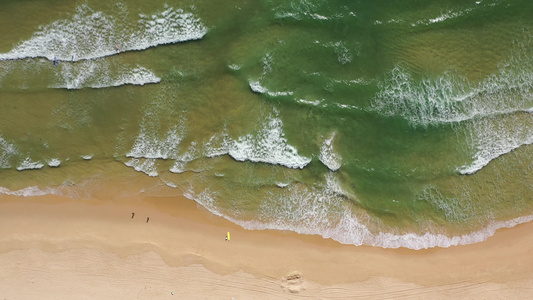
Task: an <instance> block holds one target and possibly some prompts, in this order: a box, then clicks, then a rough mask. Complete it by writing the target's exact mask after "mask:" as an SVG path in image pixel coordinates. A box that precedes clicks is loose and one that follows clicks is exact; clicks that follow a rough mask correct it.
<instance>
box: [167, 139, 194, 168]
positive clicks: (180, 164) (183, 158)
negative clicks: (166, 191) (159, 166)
mask: <svg viewBox="0 0 533 300" xmlns="http://www.w3.org/2000/svg"><path fill="white" fill-rule="evenodd" d="M200 155H201V153H200V151H199V150H198V148H197V146H196V142H192V144H191V146H190V147H189V149H187V151H186V152H185V153H183V154H181V155H178V156H177V157H176V161H175V162H174V165H173V166H172V168H170V172H172V173H183V172H185V167H186V166H187V164H188V163H189V162H191V161H193V160H195V159H197V158H199V157H200Z"/></svg>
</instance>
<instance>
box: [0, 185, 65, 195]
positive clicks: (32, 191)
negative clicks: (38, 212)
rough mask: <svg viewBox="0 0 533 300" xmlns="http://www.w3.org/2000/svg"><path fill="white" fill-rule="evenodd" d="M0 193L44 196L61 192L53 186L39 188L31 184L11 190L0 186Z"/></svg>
mask: <svg viewBox="0 0 533 300" xmlns="http://www.w3.org/2000/svg"><path fill="white" fill-rule="evenodd" d="M0 194H4V195H13V196H22V197H33V196H44V195H61V192H60V191H59V190H57V189H53V188H45V189H40V188H39V187H37V186H31V187H27V188H24V189H20V190H16V191H12V190H9V189H7V188H4V187H0Z"/></svg>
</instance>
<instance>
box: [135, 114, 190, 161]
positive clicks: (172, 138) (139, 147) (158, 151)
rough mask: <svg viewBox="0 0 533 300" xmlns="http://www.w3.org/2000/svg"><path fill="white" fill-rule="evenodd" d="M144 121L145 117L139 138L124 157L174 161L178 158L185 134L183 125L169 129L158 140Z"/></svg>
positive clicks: (155, 132)
mask: <svg viewBox="0 0 533 300" xmlns="http://www.w3.org/2000/svg"><path fill="white" fill-rule="evenodd" d="M148 115H150V114H148ZM148 117H149V116H148ZM145 120H146V117H145V119H144V120H143V125H142V127H141V131H140V133H139V136H138V137H137V139H136V140H135V143H134V144H133V146H132V149H131V150H130V152H128V153H127V154H126V156H127V157H134V158H159V159H176V158H177V157H178V153H179V148H180V143H181V141H182V140H183V138H184V137H185V133H186V130H185V127H184V125H183V124H179V125H176V126H174V127H172V128H170V129H169V130H168V132H167V133H166V134H165V136H164V137H163V138H160V137H159V134H158V133H157V130H154V128H151V127H150V126H149V125H148V124H147V123H146V121H145Z"/></svg>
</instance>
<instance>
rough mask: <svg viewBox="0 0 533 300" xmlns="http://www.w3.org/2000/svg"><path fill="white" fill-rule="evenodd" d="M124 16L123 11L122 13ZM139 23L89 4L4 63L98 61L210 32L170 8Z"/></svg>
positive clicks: (47, 27) (41, 33)
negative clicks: (39, 59)
mask: <svg viewBox="0 0 533 300" xmlns="http://www.w3.org/2000/svg"><path fill="white" fill-rule="evenodd" d="M119 13H120V12H119ZM139 16H140V19H139V21H138V22H137V23H135V22H132V23H131V24H122V23H119V22H118V21H117V20H118V19H120V18H117V17H116V16H114V15H108V14H106V13H103V12H99V11H94V10H93V9H91V8H90V7H89V6H88V5H87V4H83V5H80V6H78V7H77V8H76V12H75V14H74V15H73V16H72V17H70V18H67V19H62V20H57V21H55V22H53V23H51V24H48V25H45V26H41V27H40V28H39V30H38V31H37V32H35V33H34V35H33V36H32V37H31V38H30V39H29V40H27V41H23V42H20V43H19V44H18V45H17V46H15V47H14V48H13V49H12V50H11V51H10V52H8V53H3V54H0V60H6V59H22V58H32V57H45V58H47V59H49V60H54V57H57V59H59V60H62V61H72V60H75V61H77V60H84V59H94V58H98V57H104V56H109V55H114V54H117V52H118V51H117V49H116V48H115V46H116V45H118V46H119V49H120V52H124V51H131V50H144V49H147V48H149V47H154V46H157V45H161V44H170V43H178V42H182V41H188V40H196V39H201V38H202V37H203V36H204V35H205V34H206V32H207V29H206V27H205V26H204V25H203V24H202V22H201V21H200V19H198V18H196V17H195V16H194V15H192V14H191V13H185V12H183V11H182V10H181V9H174V8H169V7H166V8H165V10H164V11H162V12H159V13H156V14H154V15H151V16H147V15H144V14H140V15H139Z"/></svg>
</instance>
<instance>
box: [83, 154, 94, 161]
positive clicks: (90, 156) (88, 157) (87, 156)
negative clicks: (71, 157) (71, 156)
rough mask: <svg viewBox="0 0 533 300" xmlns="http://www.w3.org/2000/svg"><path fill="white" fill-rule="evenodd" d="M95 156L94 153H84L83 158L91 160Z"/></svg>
mask: <svg viewBox="0 0 533 300" xmlns="http://www.w3.org/2000/svg"><path fill="white" fill-rule="evenodd" d="M93 157H94V154H87V155H82V156H81V158H83V159H85V160H91V159H93Z"/></svg>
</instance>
